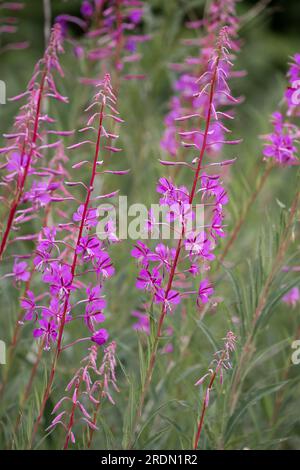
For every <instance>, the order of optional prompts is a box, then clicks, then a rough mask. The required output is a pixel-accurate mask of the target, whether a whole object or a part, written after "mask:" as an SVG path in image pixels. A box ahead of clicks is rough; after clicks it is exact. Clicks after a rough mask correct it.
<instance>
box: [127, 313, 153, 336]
mask: <svg viewBox="0 0 300 470" xmlns="http://www.w3.org/2000/svg"><path fill="white" fill-rule="evenodd" d="M131 315H132V316H133V317H136V318H137V319H138V321H137V322H136V323H134V324H133V326H132V328H133V329H134V330H136V331H143V332H144V333H146V334H147V335H149V334H150V321H149V317H148V315H147V314H146V313H142V312H140V311H138V310H134V311H133V312H132V313H131Z"/></svg>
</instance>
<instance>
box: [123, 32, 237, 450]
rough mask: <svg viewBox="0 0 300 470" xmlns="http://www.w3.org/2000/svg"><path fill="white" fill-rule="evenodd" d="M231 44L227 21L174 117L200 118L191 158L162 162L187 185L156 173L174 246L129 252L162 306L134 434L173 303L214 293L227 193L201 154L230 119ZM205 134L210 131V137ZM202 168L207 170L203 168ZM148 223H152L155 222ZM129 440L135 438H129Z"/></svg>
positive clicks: (141, 285)
mask: <svg viewBox="0 0 300 470" xmlns="http://www.w3.org/2000/svg"><path fill="white" fill-rule="evenodd" d="M230 49H231V43H230V39H229V31H228V28H227V27H226V26H225V27H223V28H222V29H221V31H220V33H219V37H218V40H217V46H216V49H215V50H214V51H213V53H212V56H211V58H210V60H209V62H208V66H207V70H206V71H205V72H204V73H203V74H202V75H201V76H200V78H198V80H197V82H198V86H199V87H200V91H198V93H196V96H197V97H201V100H200V102H199V103H198V112H197V113H194V114H188V115H181V116H179V117H178V118H176V119H177V120H178V121H180V122H183V121H188V120H193V119H195V118H198V119H199V118H202V119H203V123H204V128H203V130H201V128H200V129H199V130H198V131H194V130H192V131H190V132H189V131H188V132H185V133H184V138H185V139H194V135H195V132H196V133H197V134H198V135H199V136H200V138H199V142H198V143H195V142H192V144H186V142H185V141H184V142H183V145H184V146H188V147H190V146H192V148H196V150H198V152H199V154H198V157H196V158H194V159H193V160H192V162H191V163H188V162H186V161H185V162H163V164H167V165H168V164H169V165H176V164H184V165H186V166H187V167H188V168H189V169H190V170H191V171H192V172H193V173H194V176H193V178H192V183H191V189H190V190H189V189H187V188H186V187H185V186H176V185H175V184H174V183H173V181H172V180H171V179H167V178H160V180H159V182H158V185H157V192H158V193H159V194H160V195H161V196H162V197H161V199H160V204H161V205H163V206H168V207H169V212H168V214H167V217H166V220H165V221H164V223H167V224H170V223H172V222H173V221H174V220H176V219H177V220H179V221H180V227H181V228H180V234H179V236H178V237H177V238H178V241H177V246H176V248H172V247H167V246H165V245H164V244H162V243H159V244H158V245H157V246H156V247H155V249H154V250H151V249H150V248H149V247H148V246H147V245H146V244H145V243H143V242H138V243H137V244H136V246H135V248H134V249H133V251H132V256H133V257H134V258H136V259H137V260H138V262H139V264H140V265H141V268H142V269H141V270H140V273H139V275H138V278H137V283H136V287H137V288H138V289H143V290H147V291H149V292H150V293H151V296H152V300H151V305H158V306H159V307H160V314H159V318H158V323H157V330H156V333H155V339H154V341H153V346H152V348H151V353H150V359H149V364H148V369H147V371H146V374H145V380H144V383H143V384H142V392H141V397H140V402H139V405H138V408H137V413H136V419H135V422H134V426H133V433H135V431H136V428H137V426H138V422H139V419H140V418H141V414H142V411H143V406H144V401H145V397H146V394H147V393H148V390H149V386H150V384H151V380H152V375H153V371H154V367H155V362H156V356H157V350H158V345H159V342H160V337H161V335H162V330H163V326H164V321H165V318H166V316H167V314H170V313H173V312H174V311H175V309H176V306H177V305H178V304H180V303H181V302H182V300H183V299H184V298H185V297H190V296H195V298H196V304H197V305H198V307H199V308H201V305H203V304H206V303H208V302H209V301H210V299H211V296H212V295H213V293H214V288H213V285H212V284H211V282H210V280H209V279H208V277H207V275H206V272H207V270H208V269H209V264H210V262H211V261H212V260H213V259H214V257H215V256H214V254H213V250H214V248H215V247H216V245H217V243H218V240H219V239H220V238H223V237H224V236H225V231H224V223H223V219H224V205H226V204H227V203H228V196H227V193H226V191H225V189H224V187H223V186H222V182H221V176H220V174H216V173H214V174H212V173H208V172H207V169H209V168H211V165H210V164H209V163H208V164H206V165H204V155H205V153H206V149H207V146H209V143H210V144H213V143H214V140H213V139H214V137H213V136H214V131H213V129H215V128H216V127H218V126H219V125H221V126H222V127H223V124H221V120H224V119H226V118H227V119H232V115H231V114H228V113H227V112H224V111H221V110H220V109H221V108H222V109H223V106H224V105H225V106H228V104H230V103H231V102H232V101H235V99H234V98H233V97H232V95H231V92H230V89H229V86H228V83H227V79H228V74H229V72H230V70H231V67H232V65H233V64H232V62H231V60H232V58H233V54H232V53H231V52H230ZM202 119H201V122H202ZM208 136H210V138H209V141H208ZM215 139H216V140H215V142H216V143H217V142H219V137H218V136H215ZM222 143H223V144H226V140H223V141H222ZM229 143H232V141H230V142H229ZM231 163H232V160H231V161H222V162H219V163H213V164H212V165H213V166H212V168H214V167H215V166H217V167H220V168H222V166H224V165H228V164H231ZM204 169H205V171H203V170H204ZM198 202H199V203H202V204H204V207H205V208H206V209H207V210H206V211H205V225H204V226H203V227H202V230H201V231H199V232H194V231H191V232H189V231H188V229H187V224H188V221H189V219H191V218H193V217H194V209H193V206H194V204H195V203H198ZM152 223H153V224H154V225H155V223H156V222H155V221H153V222H152ZM199 275H201V277H202V279H201V280H200V281H198V289H197V290H196V291H187V290H184V288H183V289H179V287H180V286H182V285H184V283H183V280H184V279H185V278H186V277H187V276H192V277H195V278H197V277H198V276H199ZM177 286H178V288H176V287H177ZM132 444H133V442H131V445H132Z"/></svg>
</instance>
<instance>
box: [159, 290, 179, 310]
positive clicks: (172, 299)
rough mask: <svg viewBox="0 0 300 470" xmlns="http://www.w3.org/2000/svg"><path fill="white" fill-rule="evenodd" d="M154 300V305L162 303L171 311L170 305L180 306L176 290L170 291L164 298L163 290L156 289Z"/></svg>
mask: <svg viewBox="0 0 300 470" xmlns="http://www.w3.org/2000/svg"><path fill="white" fill-rule="evenodd" d="M154 300H155V303H156V304H160V303H162V304H164V306H165V307H166V308H167V309H169V310H171V309H172V305H178V304H180V301H181V298H180V294H179V292H177V291H176V290H170V291H169V292H168V295H167V296H166V293H165V291H164V289H158V291H157V292H156V293H155V299H154Z"/></svg>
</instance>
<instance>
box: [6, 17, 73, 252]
mask: <svg viewBox="0 0 300 470" xmlns="http://www.w3.org/2000/svg"><path fill="white" fill-rule="evenodd" d="M60 52H63V48H62V37H61V28H60V26H59V25H55V26H54V27H53V29H52V33H51V37H50V41H49V45H48V47H47V49H46V52H45V54H44V57H43V58H42V59H41V60H40V61H39V62H38V63H37V65H36V67H35V70H34V74H33V76H32V78H31V80H30V82H29V84H28V86H27V89H26V91H25V92H24V93H22V94H21V95H18V96H16V97H15V98H13V100H20V99H21V98H23V97H27V102H26V104H25V105H23V106H21V108H20V112H19V114H18V115H17V117H16V119H15V124H14V130H13V132H11V133H9V134H5V136H4V137H5V138H6V139H7V141H8V145H7V146H6V147H4V148H1V149H0V153H1V154H6V160H7V161H6V163H5V164H4V165H2V168H3V169H4V171H5V174H4V176H3V177H2V181H1V186H2V188H3V190H5V191H6V193H7V194H5V195H4V196H3V197H2V201H3V202H5V204H6V205H7V206H8V207H9V211H8V216H7V220H6V222H5V224H4V228H3V235H2V240H1V246H0V257H1V256H2V255H3V253H4V251H5V249H6V247H7V243H8V240H9V238H10V234H11V231H13V232H16V231H18V232H19V231H20V225H21V224H22V223H24V222H27V221H28V220H31V219H32V218H33V217H35V215H36V212H37V210H38V209H39V208H41V207H42V208H44V207H45V205H46V204H47V203H48V202H49V201H50V200H51V199H52V197H53V193H54V192H55V191H56V190H57V189H58V186H59V185H58V184H57V183H56V182H55V177H56V176H57V175H56V173H57V171H58V173H59V172H60V171H59V170H56V169H55V168H53V167H51V166H48V167H47V164H45V163H44V162H43V160H44V158H43V157H44V156H45V152H48V150H51V149H57V148H58V147H59V146H60V145H61V140H60V139H59V140H56V141H52V142H50V140H49V139H51V138H52V136H55V137H57V136H59V137H61V136H67V135H70V134H72V132H68V131H65V132H64V131H57V130H49V129H47V128H44V124H53V123H55V119H54V118H52V117H51V116H49V115H48V114H46V113H44V111H43V102H44V100H45V99H49V98H52V99H54V100H58V101H62V102H64V103H67V102H68V100H67V98H66V97H63V96H62V95H61V94H60V93H59V92H58V90H57V87H56V84H55V80H54V75H53V72H54V71H57V72H58V73H59V74H60V75H61V76H63V71H62V69H61V67H60V64H59V61H58V53H60ZM28 179H29V182H28V181H27V180H28ZM26 186H29V188H28V190H26ZM11 195H12V196H11ZM18 239H19V238H18Z"/></svg>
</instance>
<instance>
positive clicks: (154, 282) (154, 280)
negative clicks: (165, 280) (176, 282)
mask: <svg viewBox="0 0 300 470" xmlns="http://www.w3.org/2000/svg"><path fill="white" fill-rule="evenodd" d="M161 281H162V278H161V276H160V274H159V271H158V270H157V269H155V268H154V269H153V272H152V273H151V272H150V271H148V270H147V269H142V270H141V271H140V273H139V275H138V277H137V281H136V284H135V285H136V287H137V288H138V289H145V290H148V291H153V290H154V291H155V290H156V289H157V288H158V287H159V286H160V285H161Z"/></svg>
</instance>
